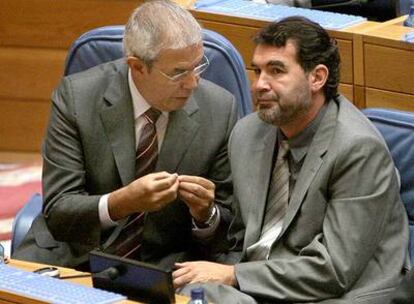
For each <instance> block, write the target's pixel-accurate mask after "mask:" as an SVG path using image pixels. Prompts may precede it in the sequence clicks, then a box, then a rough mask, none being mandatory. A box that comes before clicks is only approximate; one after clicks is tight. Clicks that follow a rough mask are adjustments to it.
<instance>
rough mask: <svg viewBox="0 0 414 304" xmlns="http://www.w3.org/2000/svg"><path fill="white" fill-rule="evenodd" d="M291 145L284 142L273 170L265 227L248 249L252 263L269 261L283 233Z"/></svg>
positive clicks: (287, 198)
mask: <svg viewBox="0 0 414 304" xmlns="http://www.w3.org/2000/svg"><path fill="white" fill-rule="evenodd" d="M288 152H289V145H288V142H287V141H285V140H284V141H282V142H281V145H280V146H279V152H278V154H277V159H276V164H275V167H274V169H273V173H272V179H271V184H270V187H269V194H268V198H267V203H266V210H265V216H264V220H263V227H262V231H261V234H260V238H259V241H258V242H256V243H254V244H253V245H252V246H250V247H249V248H247V255H248V258H249V260H250V261H258V260H267V259H268V257H269V252H270V248H271V246H272V244H273V243H274V242H275V240H276V239H277V237H278V236H279V234H280V232H282V226H283V219H284V217H285V215H286V210H287V207H288V201H289V176H290V174H289V164H288V160H287V154H288Z"/></svg>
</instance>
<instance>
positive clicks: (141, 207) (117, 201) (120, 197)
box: [108, 172, 179, 221]
mask: <svg viewBox="0 0 414 304" xmlns="http://www.w3.org/2000/svg"><path fill="white" fill-rule="evenodd" d="M178 185H179V182H178V175H177V174H170V173H167V172H157V173H151V174H148V175H145V176H143V177H141V178H139V179H137V180H135V181H133V182H132V183H130V184H129V185H128V186H126V187H123V188H121V189H119V190H117V191H114V192H112V193H111V194H110V195H109V198H108V205H109V215H110V217H111V219H112V220H114V221H117V220H119V219H121V218H124V217H126V216H128V215H130V214H132V213H136V212H144V211H156V210H159V209H161V208H163V207H164V206H166V205H167V204H168V203H170V202H172V201H174V200H175V199H176V198H177V191H178Z"/></svg>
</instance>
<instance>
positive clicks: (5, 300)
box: [0, 259, 189, 304]
mask: <svg viewBox="0 0 414 304" xmlns="http://www.w3.org/2000/svg"><path fill="white" fill-rule="evenodd" d="M9 265H10V266H13V267H16V268H19V269H22V270H27V271H33V270H35V269H37V268H40V267H44V266H46V265H43V264H37V263H31V262H25V261H19V260H13V259H12V260H11V261H10V263H9ZM58 268H59V270H60V275H61V276H72V275H80V274H86V275H87V274H88V273H85V272H79V271H76V270H74V269H70V268H64V267H58ZM66 281H69V282H73V283H76V284H82V285H85V286H90V287H92V279H91V277H90V276H89V277H82V278H73V279H67V280H66ZM188 300H189V299H188V298H187V297H185V296H181V295H176V296H175V301H176V303H177V304H186V303H187V302H188ZM16 303H28V304H32V303H33V304H40V303H45V302H42V301H38V300H33V299H29V298H24V297H22V296H19V295H14V294H10V293H6V292H4V291H0V304H16ZM119 303H125V304H129V303H131V304H133V303H139V302H135V301H130V300H126V301H121V302H119Z"/></svg>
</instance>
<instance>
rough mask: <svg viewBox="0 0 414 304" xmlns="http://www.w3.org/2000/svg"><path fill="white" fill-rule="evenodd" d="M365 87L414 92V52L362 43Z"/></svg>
mask: <svg viewBox="0 0 414 304" xmlns="http://www.w3.org/2000/svg"><path fill="white" fill-rule="evenodd" d="M364 53H365V56H364V58H365V85H366V86H367V87H372V88H377V89H384V90H390V91H394V92H402V93H408V94H414V77H413V75H412V70H413V67H414V53H413V51H411V50H404V49H396V48H392V47H387V46H380V45H373V44H368V43H366V44H365V45H364Z"/></svg>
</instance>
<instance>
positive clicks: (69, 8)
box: [0, 0, 142, 49]
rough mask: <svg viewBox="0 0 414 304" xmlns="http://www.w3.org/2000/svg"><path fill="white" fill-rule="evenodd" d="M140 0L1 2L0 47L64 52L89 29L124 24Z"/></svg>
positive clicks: (4, 0) (19, 0)
mask: <svg viewBox="0 0 414 304" xmlns="http://www.w3.org/2000/svg"><path fill="white" fill-rule="evenodd" d="M140 2H142V1H139V0H71V1H64V0H36V1H33V0H13V1H10V0H0V20H1V21H0V22H1V23H0V24H1V30H0V45H2V46H25V47H28V46H32V47H47V48H63V49H67V48H68V47H69V46H70V44H71V43H72V42H73V40H74V39H76V38H77V37H78V36H79V34H81V33H84V32H86V31H87V30H89V29H92V28H95V27H99V26H105V25H115V24H125V23H126V22H127V20H128V17H129V15H130V14H131V12H132V10H133V9H134V8H136V7H137V5H138V4H139V3H140Z"/></svg>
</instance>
